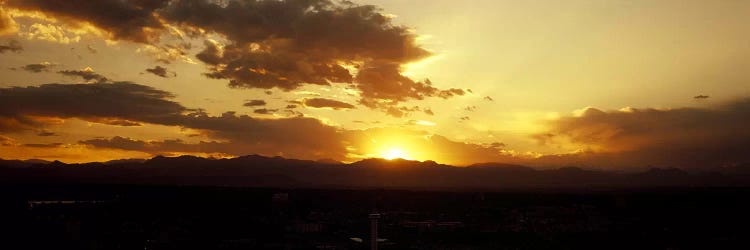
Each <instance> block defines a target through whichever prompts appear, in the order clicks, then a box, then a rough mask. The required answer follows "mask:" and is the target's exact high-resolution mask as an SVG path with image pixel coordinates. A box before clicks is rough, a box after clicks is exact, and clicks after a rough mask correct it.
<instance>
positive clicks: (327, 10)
mask: <svg viewBox="0 0 750 250" xmlns="http://www.w3.org/2000/svg"><path fill="white" fill-rule="evenodd" d="M747 9H750V3H748V2H746V1H697V0H696V1H692V0H690V1H645V0H644V1H583V0H575V1H565V2H560V1H501V0H476V1H467V2H457V1H447V0H432V1H399V0H373V1H358V2H357V4H341V3H339V2H335V1H334V2H329V1H324V0H315V1H307V2H305V1H292V0H287V1H258V2H254V1H239V0H238V1H234V0H232V1H223V2H222V3H219V2H215V1H211V0H178V1H146V2H144V1H124V2H123V1H115V0H102V1H96V2H90V1H82V0H81V1H78V0H74V1H65V2H60V1H54V0H0V58H2V60H0V71H2V74H1V75H0V158H4V159H32V158H38V159H46V160H62V161H66V162H87V161H106V160H112V159H121V158H147V157H152V156H155V155H180V154H192V155H201V156H215V157H231V156H239V155H246V154H263V155H279V156H284V157H289V158H301V159H314V160H315V159H334V160H338V161H346V162H349V161H356V160H359V159H363V158H370V157H386V158H391V157H401V158H408V159H414V160H435V161H438V162H442V163H448V164H457V165H468V164H472V163H479V162H509V163H520V164H529V165H537V166H550V165H555V166H559V165H571V164H574V165H584V166H590V167H601V168H609V167H642V166H649V165H659V166H676V167H682V166H685V167H710V166H725V165H731V164H738V163H741V162H745V161H748V159H746V158H745V157H746V156H744V155H746V153H749V152H747V148H748V147H746V146H747V144H748V143H747V141H750V140H747V139H750V136H749V135H750V134H749V132H746V129H744V127H743V126H742V125H743V124H747V122H748V121H750V118H749V117H750V115H749V114H750V101H748V96H750V82H748V80H749V79H750V73H748V71H747V70H744V69H746V68H747V67H748V66H750V60H748V59H747V58H750V57H749V56H750V46H748V44H750V30H748V29H747V25H746V24H747V23H748V22H750V20H749V19H750V17H748V15H747V11H746V10H747ZM427 79H429V80H427ZM684 155H691V156H692V157H694V158H695V159H693V158H691V157H683V156H684Z"/></svg>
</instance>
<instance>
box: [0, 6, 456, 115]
mask: <svg viewBox="0 0 750 250" xmlns="http://www.w3.org/2000/svg"><path fill="white" fill-rule="evenodd" d="M3 6H4V8H7V9H12V10H14V11H20V12H38V13H43V14H44V15H46V16H47V17H50V18H54V20H57V21H56V22H59V23H62V24H64V25H66V26H67V27H69V28H71V29H79V30H81V29H83V30H91V29H93V30H96V32H95V33H100V34H102V35H104V36H105V38H107V39H111V40H115V41H117V40H123V41H131V42H136V43H142V44H146V45H147V46H149V47H148V48H150V50H153V51H159V53H166V54H169V55H172V56H168V58H178V57H184V55H185V53H186V52H185V51H186V49H187V48H189V47H190V46H189V44H187V45H186V46H184V44H185V43H182V44H183V45H174V44H162V43H161V40H162V39H161V38H162V37H163V36H177V37H179V38H180V39H186V38H187V37H189V38H191V39H203V40H205V43H204V48H203V50H202V51H201V52H200V53H198V54H197V55H196V58H198V59H199V60H200V61H202V62H203V63H205V64H206V66H207V69H208V72H207V73H205V75H206V76H208V77H210V78H215V79H226V80H228V82H229V86H231V87H237V88H262V89H270V88H279V89H282V90H287V91H288V90H293V89H297V88H300V87H302V86H304V85H306V84H313V85H331V84H334V83H342V84H345V86H348V87H351V88H354V89H356V90H358V91H359V92H360V98H361V99H360V101H359V103H360V104H363V105H365V106H367V107H370V108H374V109H380V110H383V111H387V110H388V109H389V108H393V107H394V106H396V105H398V103H400V102H404V101H409V100H422V99H424V98H428V97H439V98H450V97H453V96H457V95H463V94H464V90H461V89H446V90H443V89H439V88H436V87H434V86H432V83H431V82H430V81H429V80H423V81H415V80H412V79H410V78H409V77H406V76H404V75H403V74H402V73H401V71H402V67H403V66H404V65H405V64H407V63H411V62H415V61H419V60H422V59H424V58H426V57H428V56H430V55H431V52H429V51H428V50H426V49H425V48H422V47H421V46H420V45H418V44H417V43H416V42H415V40H416V35H415V34H414V33H413V32H412V31H410V30H409V28H407V27H404V26H399V25H395V24H393V23H392V21H391V17H390V16H388V15H385V14H382V13H381V10H380V9H379V8H377V7H375V6H371V5H358V4H354V3H351V2H349V1H343V2H338V1H330V0H282V1H277V0H258V1H255V0H229V1H213V0H173V1H168V0H156V1H144V0H130V1H123V0H102V1H84V0H73V1H57V0H7V1H4V2H3ZM0 20H2V19H0ZM6 22H7V20H6ZM0 24H2V23H0ZM6 26H7V25H6ZM216 35H218V36H220V37H221V39H218V40H213V39H210V38H209V37H216ZM162 59H164V58H162ZM148 72H151V73H154V74H156V75H158V76H162V77H166V76H168V75H169V72H166V70H164V69H163V68H161V69H160V68H159V67H157V68H153V69H149V70H148Z"/></svg>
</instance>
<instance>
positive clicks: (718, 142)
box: [537, 98, 750, 168]
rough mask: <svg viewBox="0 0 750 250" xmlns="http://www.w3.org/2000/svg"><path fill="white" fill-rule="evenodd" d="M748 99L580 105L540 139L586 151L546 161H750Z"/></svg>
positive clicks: (702, 164) (695, 164) (699, 164)
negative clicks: (654, 105) (706, 105)
mask: <svg viewBox="0 0 750 250" xmlns="http://www.w3.org/2000/svg"><path fill="white" fill-rule="evenodd" d="M747 124H750V99H748V98H745V99H741V100H736V101H734V102H730V103H727V104H724V105H721V106H718V107H716V108H711V109H701V108H679V109H633V108H628V109H623V110H617V111H601V110H598V109H594V108H589V109H587V110H585V111H584V112H583V113H582V114H581V115H580V116H571V117H564V118H561V119H558V120H555V121H554V122H552V123H551V124H550V125H551V129H550V131H549V133H546V134H544V135H540V136H538V137H537V138H539V139H540V141H541V142H543V143H549V144H554V143H561V142H564V141H570V142H572V143H574V144H577V145H579V146H580V147H581V148H582V149H583V150H584V151H585V153H580V154H575V155H567V156H550V157H548V158H547V160H549V161H571V162H579V163H583V164H587V165H598V166H607V165H618V166H620V167H643V166H648V165H653V166H672V167H686V168H708V167H720V166H730V165H736V164H741V163H746V162H750V130H748V129H747V128H746V127H747Z"/></svg>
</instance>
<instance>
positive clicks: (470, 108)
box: [464, 106, 477, 112]
mask: <svg viewBox="0 0 750 250" xmlns="http://www.w3.org/2000/svg"><path fill="white" fill-rule="evenodd" d="M464 110H466V111H469V112H474V111H477V106H468V107H466V108H464Z"/></svg>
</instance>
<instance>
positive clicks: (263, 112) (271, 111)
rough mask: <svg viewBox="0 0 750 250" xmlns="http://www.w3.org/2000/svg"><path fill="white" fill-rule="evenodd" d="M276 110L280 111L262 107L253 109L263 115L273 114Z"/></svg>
mask: <svg viewBox="0 0 750 250" xmlns="http://www.w3.org/2000/svg"><path fill="white" fill-rule="evenodd" d="M276 111H279V110H278V109H267V108H262V109H256V110H253V113H256V114H261V115H271V114H273V113H275V112H276Z"/></svg>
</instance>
